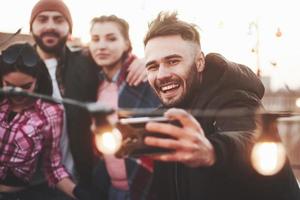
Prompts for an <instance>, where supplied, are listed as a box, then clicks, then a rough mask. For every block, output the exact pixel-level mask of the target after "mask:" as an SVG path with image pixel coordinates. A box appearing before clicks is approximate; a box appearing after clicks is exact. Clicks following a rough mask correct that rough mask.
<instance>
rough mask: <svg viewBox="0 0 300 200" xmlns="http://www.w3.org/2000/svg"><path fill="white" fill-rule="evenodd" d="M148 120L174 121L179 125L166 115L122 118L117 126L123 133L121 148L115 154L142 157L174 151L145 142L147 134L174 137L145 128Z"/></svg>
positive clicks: (122, 156)
mask: <svg viewBox="0 0 300 200" xmlns="http://www.w3.org/2000/svg"><path fill="white" fill-rule="evenodd" d="M148 122H161V123H172V124H175V125H178V123H176V122H175V121H170V119H168V118H166V117H163V116H161V117H133V118H123V119H120V120H119V122H118V123H117V124H116V127H117V128H118V129H119V130H120V132H121V133H122V135H123V141H122V145H121V148H120V149H119V151H117V152H116V154H115V156H116V157H119V158H124V157H140V156H143V155H151V154H160V153H167V152H171V151H173V150H172V149H166V148H158V147H152V146H148V145H146V144H145V143H144V139H145V137H147V136H152V137H159V138H168V139H174V138H173V137H171V136H168V135H165V134H160V133H152V132H149V131H146V130H145V125H146V123H148Z"/></svg>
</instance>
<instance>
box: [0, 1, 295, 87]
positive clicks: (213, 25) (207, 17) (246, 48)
mask: <svg viewBox="0 0 300 200" xmlns="http://www.w3.org/2000/svg"><path fill="white" fill-rule="evenodd" d="M0 1H1V3H2V5H1V7H0V31H2V32H15V31H16V30H17V29H18V28H20V27H22V33H29V25H28V22H29V17H30V12H31V9H32V7H33V6H34V4H35V3H36V2H37V0H0ZM64 2H65V3H66V4H67V5H68V7H69V8H70V11H71V14H72V17H73V24H74V25H73V36H75V37H80V38H81V39H82V41H83V42H88V40H89V27H90V21H91V19H92V18H93V17H97V16H100V15H110V14H115V15H117V16H119V17H122V18H124V19H125V20H127V21H128V22H129V25H130V37H131V40H132V43H133V52H134V53H135V54H136V55H138V56H140V57H142V56H143V55H144V54H143V52H144V47H143V37H144V35H145V32H146V31H147V25H148V23H149V22H150V21H151V20H152V19H154V18H155V16H157V14H158V13H159V12H160V11H177V12H178V15H179V18H181V19H182V20H186V21H189V22H192V23H195V24H196V25H197V26H198V27H199V31H200V35H201V44H202V49H203V51H204V53H205V54H207V53H210V52H218V53H221V54H223V55H224V56H225V57H226V58H228V59H230V60H232V61H235V62H239V63H242V64H245V65H247V66H249V67H250V68H251V69H253V71H256V69H257V66H258V65H259V68H260V69H261V72H262V75H264V76H270V77H271V88H272V89H273V90H278V89H280V88H283V87H284V85H288V86H289V87H290V88H291V89H294V90H295V89H297V88H300V59H299V58H300V37H299V36H300V12H299V9H298V8H299V7H298V6H297V1H296V0H285V1H282V0H281V1H276V0H274V1H270V0H205V1H204V0H127V1H126V0H64ZM278 32H279V33H280V34H281V36H280V37H278V36H276V33H278ZM257 42H258V44H259V45H256V44H257ZM256 47H257V48H256ZM255 49H258V50H259V51H258V52H259V53H255V52H257V51H254V52H253V51H252V50H255ZM257 60H259V62H258V63H257Z"/></svg>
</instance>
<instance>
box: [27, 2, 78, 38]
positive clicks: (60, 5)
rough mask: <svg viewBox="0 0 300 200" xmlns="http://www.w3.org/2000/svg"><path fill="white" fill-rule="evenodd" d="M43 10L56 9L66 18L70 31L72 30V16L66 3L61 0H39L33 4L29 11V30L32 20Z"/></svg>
mask: <svg viewBox="0 0 300 200" xmlns="http://www.w3.org/2000/svg"><path fill="white" fill-rule="evenodd" d="M43 11H57V12H59V13H61V14H62V15H63V16H64V17H65V18H66V20H67V22H68V23H69V26H70V33H71V32H72V26H73V22H72V17H71V14H70V11H69V9H68V7H67V6H66V4H64V2H63V1H62V0H40V1H39V2H37V4H35V6H34V7H33V9H32V11H31V16H30V30H31V28H32V22H33V20H34V19H35V18H36V16H37V15H38V14H39V13H41V12H43Z"/></svg>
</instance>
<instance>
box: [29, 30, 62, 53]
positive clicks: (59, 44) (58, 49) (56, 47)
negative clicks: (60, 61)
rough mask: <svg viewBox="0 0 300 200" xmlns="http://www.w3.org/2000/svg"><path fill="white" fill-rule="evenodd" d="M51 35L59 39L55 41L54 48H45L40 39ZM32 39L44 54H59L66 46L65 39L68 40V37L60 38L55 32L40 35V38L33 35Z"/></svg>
mask: <svg viewBox="0 0 300 200" xmlns="http://www.w3.org/2000/svg"><path fill="white" fill-rule="evenodd" d="M47 34H48V35H52V36H55V37H57V38H59V40H58V41H57V44H56V45H54V46H47V45H45V44H44V42H43V40H42V38H43V36H45V35H47ZM33 38H34V40H35V42H36V43H37V45H38V46H39V47H40V48H41V49H42V50H43V51H44V52H46V53H50V54H56V55H57V54H59V53H60V52H61V51H62V50H63V48H64V47H65V45H66V42H67V39H68V35H66V36H63V37H60V36H59V34H58V33H56V32H44V33H42V34H41V35H40V36H37V35H35V34H33Z"/></svg>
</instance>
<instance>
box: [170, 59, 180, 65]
mask: <svg viewBox="0 0 300 200" xmlns="http://www.w3.org/2000/svg"><path fill="white" fill-rule="evenodd" d="M178 63H179V60H169V61H168V64H169V65H176V64H178Z"/></svg>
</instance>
